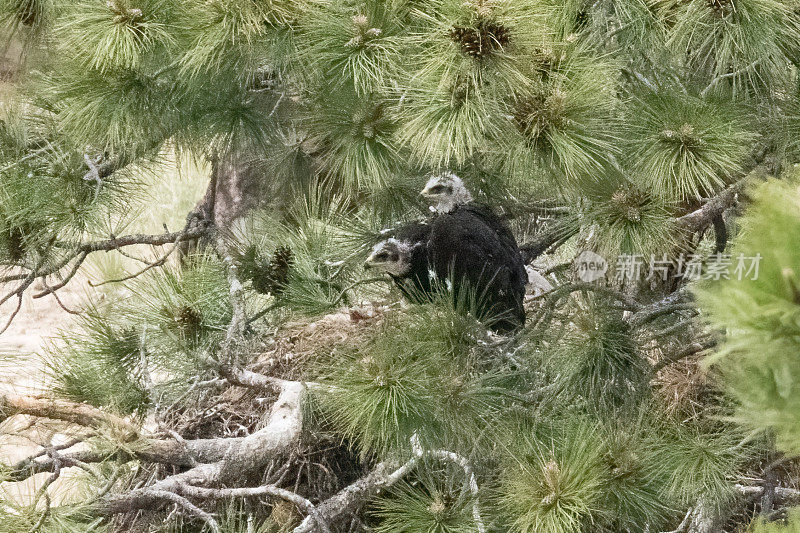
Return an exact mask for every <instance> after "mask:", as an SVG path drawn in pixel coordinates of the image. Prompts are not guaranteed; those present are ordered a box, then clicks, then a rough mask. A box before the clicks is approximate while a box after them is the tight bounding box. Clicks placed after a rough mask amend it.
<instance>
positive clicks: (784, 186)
mask: <svg viewBox="0 0 800 533" xmlns="http://www.w3.org/2000/svg"><path fill="white" fill-rule="evenodd" d="M753 198H754V205H753V206H752V207H751V208H750V210H748V212H747V213H746V214H745V215H744V217H743V218H742V234H741V235H740V236H739V238H738V239H737V242H736V244H735V245H734V247H733V250H732V252H733V254H734V256H736V255H737V254H740V253H741V254H744V256H748V257H749V256H756V254H760V256H761V259H760V261H759V265H758V266H759V270H758V275H757V276H755V273H754V272H751V273H749V274H748V273H747V272H742V274H743V275H742V279H741V280H740V279H738V276H732V277H731V279H729V280H721V281H719V282H715V283H708V284H706V285H703V286H701V287H699V288H698V290H697V292H698V298H699V301H700V303H701V305H702V308H703V309H704V310H705V312H706V313H707V316H708V318H709V319H710V320H711V322H712V324H714V325H715V326H717V327H719V328H725V329H726V331H727V335H726V338H725V343H724V345H723V348H722V350H721V351H720V352H719V353H718V354H717V355H715V356H712V357H711V358H710V359H709V363H712V364H713V363H716V364H717V366H718V368H719V370H720V371H721V372H722V374H723V379H724V382H725V384H726V390H727V391H728V392H729V393H730V395H731V396H732V397H733V399H734V400H735V401H736V403H737V404H738V405H739V409H738V411H737V419H738V420H739V421H740V422H742V423H744V424H745V425H746V426H747V427H750V428H753V429H756V430H767V429H771V430H775V435H776V438H777V440H778V445H779V446H780V447H781V448H782V449H784V450H786V451H788V452H791V453H797V452H798V451H800V421H798V418H797V415H796V413H797V409H798V407H799V406H800V404H799V403H798V402H800V394H798V391H797V387H796V385H795V383H796V380H797V379H798V376H800V368H799V367H798V365H797V358H796V354H797V350H798V339H800V297H799V296H798V295H799V294H800V289H798V282H797V275H796V274H795V269H796V268H797V265H798V264H799V263H800V246H798V245H797V244H796V242H795V236H796V235H797V233H796V231H798V230H800V217H798V205H800V194H799V193H798V189H797V181H796V179H792V180H791V181H790V182H778V181H771V182H769V183H767V184H764V185H761V186H760V187H758V188H757V189H755V190H754V191H753ZM748 264H749V263H748ZM748 264H746V265H745V270H746V269H747V266H748ZM753 277H757V279H752V278H753Z"/></svg>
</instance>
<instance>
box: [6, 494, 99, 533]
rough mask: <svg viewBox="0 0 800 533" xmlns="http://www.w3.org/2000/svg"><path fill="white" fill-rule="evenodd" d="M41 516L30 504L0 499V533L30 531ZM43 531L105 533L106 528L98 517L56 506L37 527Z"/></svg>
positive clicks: (48, 532) (45, 532)
mask: <svg viewBox="0 0 800 533" xmlns="http://www.w3.org/2000/svg"><path fill="white" fill-rule="evenodd" d="M40 518H41V511H40V510H37V509H33V508H31V507H30V506H21V505H17V504H14V503H12V502H11V501H9V500H0V533H19V532H20V531H30V530H32V529H33V528H34V526H36V525H37V524H38V522H39V519H40ZM38 529H39V531H42V532H43V533H85V532H86V531H93V532H94V531H96V532H97V533H105V532H106V531H108V528H107V527H106V526H105V525H104V524H103V523H102V519H100V518H92V517H90V516H88V515H87V514H86V513H84V512H81V511H80V509H76V508H74V507H72V506H67V505H64V506H58V507H54V508H51V509H50V512H49V513H48V514H47V516H46V517H45V519H44V521H43V522H42V523H41V525H40V527H39V528H38Z"/></svg>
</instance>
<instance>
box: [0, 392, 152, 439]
mask: <svg viewBox="0 0 800 533" xmlns="http://www.w3.org/2000/svg"><path fill="white" fill-rule="evenodd" d="M15 414H24V415H31V416H36V417H39V418H49V419H51V420H62V421H64V422H70V423H73V424H78V425H81V426H86V427H92V428H102V427H113V428H118V429H121V430H123V431H124V433H125V439H126V440H130V439H133V438H135V437H136V436H137V435H139V429H138V428H137V427H136V426H134V425H133V424H132V423H131V422H129V421H128V420H125V419H124V418H120V417H118V416H116V415H113V414H111V413H107V412H105V411H102V410H100V409H98V408H97V407H92V406H91V405H88V404H83V403H75V402H70V401H67V400H59V399H54V398H39V397H35V396H23V395H19V394H6V395H4V396H0V417H2V418H7V417H9V416H12V415H15Z"/></svg>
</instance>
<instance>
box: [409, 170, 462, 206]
mask: <svg viewBox="0 0 800 533" xmlns="http://www.w3.org/2000/svg"><path fill="white" fill-rule="evenodd" d="M420 194H422V196H424V197H425V198H427V199H428V201H429V202H431V204H434V205H435V207H436V211H437V212H439V213H447V212H449V211H452V210H453V208H455V207H456V206H459V205H464V204H467V203H469V202H471V201H472V195H471V194H470V193H469V191H468V190H467V188H466V187H465V186H464V182H463V181H461V178H459V177H458V176H456V175H455V174H453V173H452V172H443V173H441V174H435V175H433V176H431V177H430V179H428V183H426V184H425V188H424V189H422V192H421V193H420Z"/></svg>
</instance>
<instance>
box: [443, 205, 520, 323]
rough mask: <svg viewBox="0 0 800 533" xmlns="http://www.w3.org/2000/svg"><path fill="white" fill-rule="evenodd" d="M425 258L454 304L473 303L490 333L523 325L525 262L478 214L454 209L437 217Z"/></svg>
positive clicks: (475, 310) (467, 210)
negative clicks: (454, 301)
mask: <svg viewBox="0 0 800 533" xmlns="http://www.w3.org/2000/svg"><path fill="white" fill-rule="evenodd" d="M427 254H428V264H429V265H430V267H431V268H432V269H433V271H434V272H435V273H436V277H437V278H438V279H440V280H446V283H448V287H449V288H450V290H451V291H452V293H453V297H454V298H455V299H456V301H457V302H462V301H464V302H467V303H473V302H471V301H470V300H472V299H473V298H474V308H473V310H474V312H475V313H476V315H478V317H479V318H481V319H482V320H485V321H486V322H487V323H488V325H489V326H490V327H491V328H492V329H494V330H496V331H501V332H509V331H513V330H515V329H518V328H519V327H521V326H522V325H524V324H525V310H524V308H523V306H522V299H523V297H524V296H525V279H526V278H525V277H521V276H520V274H519V269H518V263H521V258H520V259H519V261H517V258H516V257H515V256H514V255H513V254H510V253H509V250H508V248H507V246H506V245H505V244H504V243H503V242H502V241H501V240H500V239H499V238H498V236H497V233H495V231H494V230H493V229H492V228H491V227H489V226H488V225H487V224H486V223H485V222H484V221H483V220H482V219H481V218H480V217H479V216H478V215H476V214H475V213H474V212H472V211H471V210H469V209H455V210H453V211H451V212H449V213H440V214H439V215H437V216H436V217H435V218H434V219H433V221H432V222H431V233H430V237H429V239H428V246H427ZM517 255H518V253H517ZM522 272H523V273H525V269H524V267H523V268H522ZM465 290H466V291H468V292H465Z"/></svg>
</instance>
